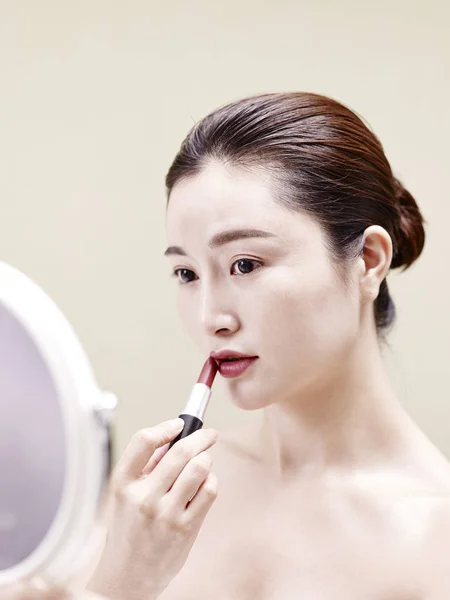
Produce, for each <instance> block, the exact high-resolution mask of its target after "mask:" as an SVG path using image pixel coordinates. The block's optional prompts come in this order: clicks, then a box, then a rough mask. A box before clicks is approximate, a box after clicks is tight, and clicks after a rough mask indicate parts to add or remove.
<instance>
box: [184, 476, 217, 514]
mask: <svg viewBox="0 0 450 600" xmlns="http://www.w3.org/2000/svg"><path fill="white" fill-rule="evenodd" d="M217 494H218V479H217V476H216V475H215V474H214V473H209V475H208V477H207V478H206V479H205V481H204V482H203V483H202V485H201V486H200V488H199V490H198V492H197V493H196V494H195V496H194V497H193V498H192V500H191V501H190V502H189V504H188V506H187V508H186V511H185V518H186V519H187V520H188V521H191V522H192V521H195V520H196V519H200V520H201V521H203V518H204V516H205V515H206V513H207V512H208V511H209V509H210V508H211V506H212V505H213V503H214V501H215V499H216V498H217Z"/></svg>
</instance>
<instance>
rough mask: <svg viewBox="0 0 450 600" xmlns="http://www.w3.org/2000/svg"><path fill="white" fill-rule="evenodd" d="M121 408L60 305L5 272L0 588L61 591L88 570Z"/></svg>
mask: <svg viewBox="0 0 450 600" xmlns="http://www.w3.org/2000/svg"><path fill="white" fill-rule="evenodd" d="M115 406H116V398H115V396H114V395H113V394H111V393H106V392H102V391H101V390H100V389H99V387H98V385H97V383H96V381H95V378H94V375H93V373H92V369H91V367H90V365H89V361H88V359H87V357H86V354H85V353H84V351H83V349H82V346H81V344H80V342H79V340H78V339H77V337H76V334H75V332H74V331H73V329H72V327H71V326H70V324H69V323H68V321H67V320H66V318H65V317H64V315H63V314H62V313H61V311H60V310H59V309H58V307H57V306H56V304H55V303H54V302H53V301H52V300H51V299H50V298H49V297H48V296H47V295H46V294H45V293H44V291H43V290H42V289H41V288H39V287H38V286H37V285H36V284H35V283H33V282H32V281H31V280H30V279H29V278H28V277H27V276H25V275H24V274H23V273H21V272H19V271H18V270H17V269H14V268H13V267H11V266H9V265H6V264H5V263H0V587H1V586H2V584H8V583H10V582H12V581H17V580H19V579H22V578H24V577H31V576H34V575H40V576H43V577H46V576H47V577H48V578H50V579H51V580H53V581H55V582H59V583H64V582H66V581H67V580H69V579H70V578H71V577H72V576H73V575H74V574H75V573H76V572H77V570H78V569H80V568H81V567H82V565H83V563H84V556H83V555H84V553H85V552H86V551H87V548H89V546H90V543H91V542H92V541H93V540H92V538H93V532H94V531H96V527H95V523H96V516H97V510H98V507H99V503H100V500H101V492H102V490H103V488H104V484H105V482H106V480H107V477H108V475H109V470H110V465H111V436H110V423H111V416H112V414H113V411H114V408H115Z"/></svg>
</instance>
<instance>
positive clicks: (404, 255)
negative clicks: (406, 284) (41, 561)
mask: <svg viewBox="0 0 450 600" xmlns="http://www.w3.org/2000/svg"><path fill="white" fill-rule="evenodd" d="M394 187H395V198H396V200H397V205H398V210H399V222H398V225H397V230H396V240H394V256H393V259H392V263H391V269H398V268H399V267H404V270H406V269H407V268H408V267H410V266H411V265H412V263H413V262H414V261H415V260H417V258H419V256H420V254H421V252H422V250H423V247H424V245H425V229H424V223H425V222H426V221H425V219H424V218H423V216H422V214H421V212H420V210H419V207H418V206H417V203H416V201H415V200H414V198H413V197H412V196H411V194H410V193H409V192H408V191H407V190H406V189H405V188H404V187H403V185H402V184H401V182H400V181H399V180H398V179H396V178H395V177H394Z"/></svg>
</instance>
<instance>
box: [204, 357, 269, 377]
mask: <svg viewBox="0 0 450 600" xmlns="http://www.w3.org/2000/svg"><path fill="white" fill-rule="evenodd" d="M211 357H212V358H213V359H214V360H215V361H216V362H217V364H218V365H219V373H220V374H221V375H222V377H227V378H232V377H238V376H239V375H242V373H244V371H246V370H247V369H248V367H250V365H252V364H253V363H254V362H255V361H256V360H257V359H258V357H257V356H248V355H245V354H241V353H240V352H234V351H233V350H221V351H220V352H211Z"/></svg>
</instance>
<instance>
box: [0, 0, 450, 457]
mask: <svg viewBox="0 0 450 600" xmlns="http://www.w3.org/2000/svg"><path fill="white" fill-rule="evenodd" d="M449 6H450V4H449V3H448V2H447V0H435V1H425V0H424V1H423V2H417V1H412V0H402V1H397V2H396V1H395V0H394V1H393V0H383V1H377V2H372V3H369V2H361V1H357V0H353V1H351V0H343V1H342V0H341V1H340V2H331V1H325V0H308V1H301V0H297V1H288V0H277V1H276V2H275V1H274V0H266V1H259V2H256V1H254V0H228V1H227V2H219V1H217V0H216V1H214V0H201V1H197V2H193V1H191V2H188V1H184V2H182V1H178V2H174V1H166V2H162V1H160V2H155V1H153V2H152V1H151V0H146V1H143V0H142V1H141V0H127V1H126V2H125V1H123V0H122V1H112V0H109V1H102V0H76V1H73V0H72V1H70V0H53V1H50V0H40V1H39V2H37V1H34V0H29V1H28V2H26V1H20V0H10V1H8V0H0V44H1V53H0V74H1V78H0V82H1V83H0V85H1V88H0V119H1V126H0V172H1V177H0V202H1V212H0V259H1V260H5V261H7V262H10V263H11V264H13V265H15V266H16V267H18V268H20V269H22V270H23V271H25V272H26V273H27V274H29V275H30V276H31V277H33V278H34V279H35V280H36V281H37V282H38V283H39V284H40V285H41V286H42V287H43V288H44V289H45V290H46V291H47V292H48V293H49V294H50V295H51V296H52V297H53V298H54V299H55V300H56V302H57V303H58V304H59V305H60V306H61V308H62V309H63V311H64V312H65V313H66V315H67V316H68V318H69V320H70V321H71V322H72V323H73V325H74V326H75V328H76V330H77V332H78V334H79V336H80V338H81V340H82V342H83V344H84V346H85V348H86V351H87V354H88V356H89V357H90V359H91V361H92V363H93V366H94V369H95V372H96V374H97V377H98V380H99V382H100V384H101V385H102V386H103V387H105V388H108V389H112V390H114V391H116V392H117V394H118V395H119V396H120V398H121V401H122V402H121V406H120V411H119V415H118V438H117V449H118V450H119V451H120V450H121V449H122V448H123V446H124V444H125V443H126V441H127V440H128V438H129V437H130V436H131V434H132V433H133V432H134V431H135V430H136V429H138V428H140V427H143V426H148V425H153V424H156V423H158V422H160V421H162V420H165V419H168V418H172V417H175V416H176V415H177V414H178V413H179V412H180V410H181V409H182V408H183V406H184V403H185V400H186V398H187V395H188V392H189V390H190V387H191V385H192V384H193V382H194V381H195V378H196V376H197V374H198V371H199V368H200V366H201V364H202V362H203V358H204V357H203V356H201V355H200V354H199V352H198V351H197V350H196V348H195V347H194V346H193V344H192V342H191V341H190V339H188V337H187V335H186V334H185V332H184V331H183V328H182V325H181V323H180V320H179V318H178V316H177V313H176V305H175V295H176V283H175V281H173V280H171V278H170V277H169V268H168V264H167V263H166V261H165V259H164V258H163V256H162V254H163V251H164V248H165V231H164V209H165V198H164V175H165V173H166V170H167V168H168V166H169V164H170V162H171V159H172V158H173V156H174V154H175V152H176V150H177V148H178V145H179V143H180V142H181V140H182V138H183V137H184V135H185V133H186V132H187V130H188V129H189V127H190V126H191V125H192V123H193V122H194V121H195V120H197V119H199V118H201V117H202V116H203V115H205V114H206V112H208V111H209V110H211V109H213V108H214V107H216V106H217V105H219V104H223V103H225V102H227V101H229V100H232V99H236V98H239V97H242V96H245V95H249V94H253V93H257V92H265V91H281V90H307V91H313V92H319V93H324V94H327V95H331V96H333V97H335V98H337V99H338V100H341V101H343V102H344V103H346V104H348V105H349V106H351V107H352V108H354V109H356V110H357V111H358V112H359V113H360V114H362V115H363V116H364V117H365V118H366V119H367V120H368V122H369V123H370V124H371V125H372V127H373V128H374V129H375V131H376V133H377V134H378V135H379V137H380V138H381V140H382V142H383V143H384V146H385V149H386V152H387V155H388V158H389V159H390V160H391V163H392V165H393V167H394V169H395V171H396V173H397V174H398V175H399V176H400V177H401V178H402V179H403V181H404V183H405V184H406V186H407V187H409V189H410V191H411V192H412V193H413V195H414V196H415V197H416V199H417V200H418V202H419V204H420V206H421V208H422V210H423V213H424V215H425V217H426V218H427V220H428V222H429V225H428V229H427V232H428V238H427V244H426V248H425V252H424V254H423V256H422V258H421V259H420V260H419V262H418V263H417V264H416V265H414V266H413V267H412V268H411V270H410V271H409V272H407V273H405V274H402V275H395V274H393V275H391V276H390V284H391V288H392V293H393V296H394V299H395V300H396V303H397V307H398V312H399V320H398V325H397V327H396V329H395V331H394V332H393V334H392V335H391V337H390V341H391V350H390V351H388V352H387V354H386V360H387V363H388V366H389V369H390V370H391V372H392V376H393V379H394V382H395V386H396V388H397V389H398V393H399V394H400V396H401V398H402V399H403V401H404V403H405V405H406V406H407V408H408V410H409V411H410V413H411V414H412V415H413V417H414V418H415V419H416V420H417V421H418V422H419V423H420V424H421V426H422V427H423V428H424V430H425V431H426V432H427V433H428V434H429V436H430V437H431V438H432V439H433V440H434V441H435V443H436V444H437V445H438V446H439V447H440V448H442V450H443V451H444V452H445V453H446V454H447V455H448V456H450V408H449V406H450V397H449V375H448V366H449V364H450V318H449V316H448V307H449V306H450V283H449V269H448V260H449V255H450V236H449V235H448V222H449V220H450V208H449V206H450V205H449V187H450V181H449V167H448V161H449V150H448V141H449V139H450V111H449V107H450V84H449V72H450V36H449V35H448V32H449V26H450V8H449ZM253 417H254V415H252V414H251V413H243V412H241V411H240V410H238V409H237V408H235V407H234V406H233V405H231V404H230V402H229V401H228V400H227V398H226V396H225V394H224V388H223V387H222V386H221V381H219V382H218V383H217V384H216V385H215V392H214V396H213V399H212V402H211V405H210V408H209V411H208V416H207V423H208V425H212V426H214V427H217V428H219V429H221V428H224V427H227V426H230V425H232V424H233V423H237V422H240V421H242V420H244V419H251V418H253Z"/></svg>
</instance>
